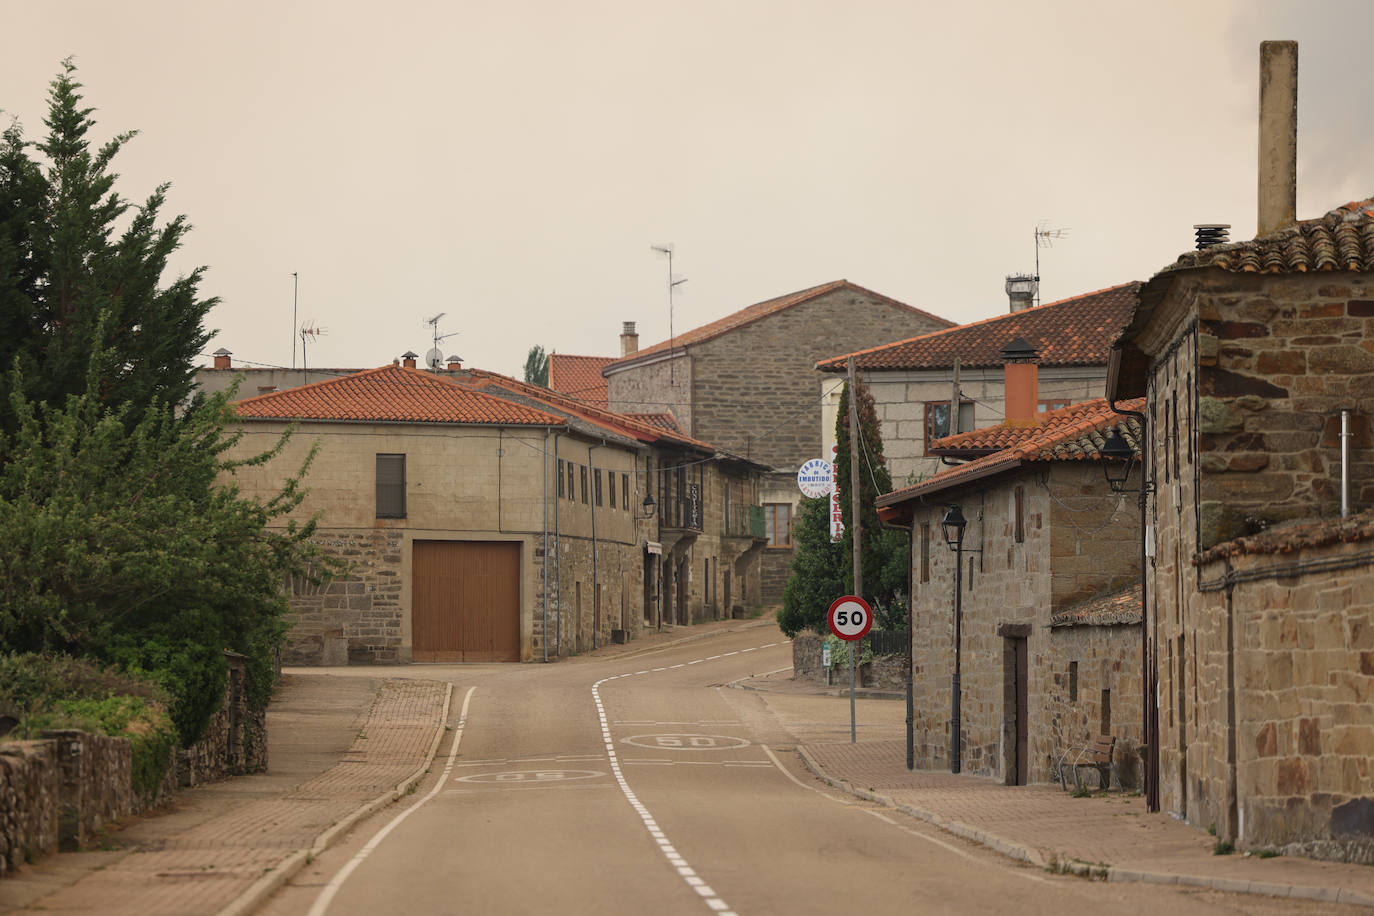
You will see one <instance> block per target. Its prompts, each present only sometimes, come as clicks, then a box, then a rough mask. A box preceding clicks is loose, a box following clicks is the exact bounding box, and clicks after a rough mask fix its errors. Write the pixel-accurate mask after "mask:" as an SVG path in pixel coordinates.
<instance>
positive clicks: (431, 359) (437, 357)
mask: <svg viewBox="0 0 1374 916" xmlns="http://www.w3.org/2000/svg"><path fill="white" fill-rule="evenodd" d="M443 363H444V352H443V351H442V350H440V349H439V348H438V347H434V348H432V349H431V350H430V351H429V352H428V353H426V354H425V365H426V366H429V368H431V369H438V368H439V367H440V366H441V365H443Z"/></svg>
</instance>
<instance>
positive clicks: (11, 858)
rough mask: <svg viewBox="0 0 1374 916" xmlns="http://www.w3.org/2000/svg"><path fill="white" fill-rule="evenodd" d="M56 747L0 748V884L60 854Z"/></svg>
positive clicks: (47, 744)
mask: <svg viewBox="0 0 1374 916" xmlns="http://www.w3.org/2000/svg"><path fill="white" fill-rule="evenodd" d="M59 777H60V768H59V766H58V764H57V742H56V741H7V742H3V743H0V878H3V877H4V876H5V875H6V874H8V873H10V872H12V871H14V870H15V869H17V868H19V866H21V865H23V864H24V863H25V862H34V861H36V860H37V859H39V858H41V857H42V856H45V855H47V854H48V853H51V852H56V851H57V810H58V798H59V787H60V785H61V781H60V778H59Z"/></svg>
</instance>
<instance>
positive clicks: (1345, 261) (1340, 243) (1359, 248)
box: [1161, 197, 1374, 274]
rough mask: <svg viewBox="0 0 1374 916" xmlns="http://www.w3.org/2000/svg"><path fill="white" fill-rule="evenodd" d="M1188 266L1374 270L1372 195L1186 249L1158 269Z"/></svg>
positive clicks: (1246, 270) (1246, 269) (1250, 269)
mask: <svg viewBox="0 0 1374 916" xmlns="http://www.w3.org/2000/svg"><path fill="white" fill-rule="evenodd" d="M1189 267H1219V268H1221V269H1222V270H1229V271H1231V272H1233V273H1262V274H1278V273H1308V272H1310V271H1330V270H1349V271H1355V272H1364V273H1368V272H1370V271H1374V197H1372V198H1369V199H1367V200H1357V201H1352V202H1351V203H1348V204H1345V205H1344V206H1340V207H1337V208H1336V209H1334V210H1332V211H1331V212H1329V213H1327V214H1325V215H1323V216H1319V217H1317V218H1316V219H1309V220H1303V221H1302V222H1299V223H1295V224H1293V225H1292V226H1288V227H1286V228H1284V229H1280V230H1279V231H1277V232H1274V233H1271V234H1269V235H1266V236H1260V237H1259V238H1255V239H1251V240H1250V241H1248V242H1232V243H1230V244H1226V245H1213V246H1212V247H1211V248H1205V249H1203V250H1202V251H1189V252H1185V253H1184V254H1183V255H1181V256H1180V257H1179V259H1178V261H1177V262H1176V263H1174V264H1172V265H1170V266H1169V267H1167V268H1165V270H1164V271H1161V273H1164V272H1168V271H1173V270H1182V269H1186V268H1189Z"/></svg>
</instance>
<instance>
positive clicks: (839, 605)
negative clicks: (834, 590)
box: [827, 595, 873, 640]
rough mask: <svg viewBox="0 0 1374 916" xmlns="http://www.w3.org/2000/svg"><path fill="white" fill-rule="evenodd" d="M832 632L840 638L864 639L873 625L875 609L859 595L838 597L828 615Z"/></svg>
mask: <svg viewBox="0 0 1374 916" xmlns="http://www.w3.org/2000/svg"><path fill="white" fill-rule="evenodd" d="M827 618H828V620H829V622H830V632H831V633H834V634H835V635H836V636H838V637H840V639H846V640H855V639H863V638H864V637H865V636H867V635H868V631H869V630H870V629H871V628H872V626H873V609H872V608H870V607H869V606H868V602H867V601H865V600H863V599H862V598H860V597H859V596H858V595H845V596H844V597H843V598H836V599H835V601H834V603H833V604H831V605H830V613H829V614H828V615H827Z"/></svg>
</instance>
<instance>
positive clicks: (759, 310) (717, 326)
mask: <svg viewBox="0 0 1374 916" xmlns="http://www.w3.org/2000/svg"><path fill="white" fill-rule="evenodd" d="M837 289H852V290H854V291H855V292H859V293H862V294H864V295H865V296H871V297H872V298H874V299H877V300H878V301H880V302H886V303H888V304H889V305H894V306H897V307H898V308H902V309H906V310H907V311H909V312H911V313H913V314H916V315H924V316H925V317H927V318H929V319H930V320H931V321H934V322H938V323H939V324H943V325H948V326H951V327H952V326H953V325H954V322H952V321H949V320H948V319H945V318H941V317H940V316H939V315H932V314H930V313H929V312H926V311H922V310H921V309H918V308H914V307H912V306H910V305H907V304H906V303H905V302H898V301H897V300H896V299H892V298H890V297H888V296H884V295H882V294H881V293H875V292H874V291H873V290H871V289H865V288H864V287H862V286H859V285H858V284H857V283H850V282H849V281H848V280H835V281H832V282H830V283H823V284H821V285H820V286H813V287H811V288H809V289H803V290H799V291H797V292H795V293H788V294H787V295H785V296H779V297H777V298H776V299H768V300H765V301H763V302H756V303H755V304H753V305H751V306H749V307H748V308H744V309H740V310H739V311H738V312H735V313H733V314H730V315H726V316H725V317H724V318H721V319H718V320H716V321H713V322H711V323H710V324H704V325H702V326H701V327H699V328H693V329H692V330H690V331H683V332H682V333H681V334H677V335H675V336H674V337H673V338H672V339H671V340H665V341H662V342H661V343H656V344H654V345H653V346H652V347H646V348H645V349H643V350H640V351H639V352H638V353H635V354H633V355H631V356H626V357H625V358H623V359H618V360H616V361H615V362H614V363H612V366H618V365H625V364H627V363H630V362H633V361H635V360H639V359H641V358H643V357H645V356H648V355H653V354H658V353H666V352H668V351H669V350H670V349H677V348H678V347H685V346H689V345H691V344H696V343H702V342H703V341H707V340H711V339H712V338H715V337H719V336H720V335H721V334H724V333H726V332H728V331H734V330H736V329H738V328H742V327H744V326H745V325H748V324H753V323H754V322H755V321H760V320H762V319H764V318H767V317H769V316H770V315H776V314H777V313H778V312H781V311H783V310H784V309H789V308H791V307H792V306H794V305H801V304H802V303H803V302H809V301H810V300H812V299H816V298H818V297H820V296H824V295H825V294H826V293H831V292H834V291H835V290H837Z"/></svg>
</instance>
